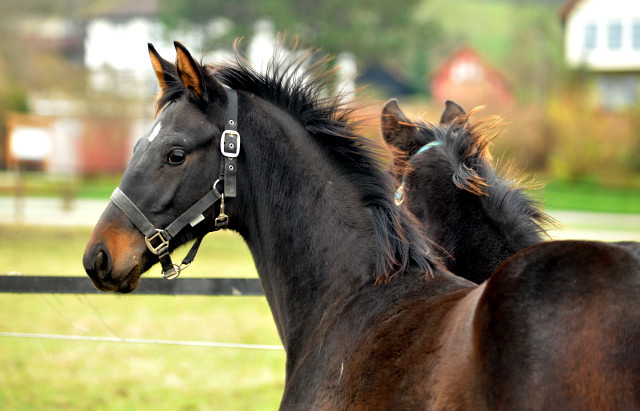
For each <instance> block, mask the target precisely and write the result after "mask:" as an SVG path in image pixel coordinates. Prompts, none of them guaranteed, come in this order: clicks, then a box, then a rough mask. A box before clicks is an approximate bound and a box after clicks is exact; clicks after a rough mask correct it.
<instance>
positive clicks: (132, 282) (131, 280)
mask: <svg viewBox="0 0 640 411" xmlns="http://www.w3.org/2000/svg"><path fill="white" fill-rule="evenodd" d="M141 276H142V268H141V267H140V265H136V266H135V267H133V269H132V270H131V271H129V274H127V275H126V276H125V277H124V279H123V280H122V282H121V283H120V284H119V285H118V287H117V289H116V290H114V291H115V292H117V293H123V294H126V293H130V292H132V291H135V289H136V288H138V285H140V277H141Z"/></svg>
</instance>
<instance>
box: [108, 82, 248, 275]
mask: <svg viewBox="0 0 640 411" xmlns="http://www.w3.org/2000/svg"><path fill="white" fill-rule="evenodd" d="M225 91H226V93H227V101H228V103H227V118H226V121H225V130H224V131H223V132H222V136H221V137H220V153H221V154H222V161H221V162H220V174H219V176H218V179H217V180H216V181H215V182H214V183H213V186H212V189H211V190H210V191H209V192H208V193H207V194H205V195H204V197H202V198H201V199H200V200H198V202H196V203H195V204H194V205H192V206H191V207H190V208H189V209H188V210H187V211H185V212H184V213H182V214H181V215H180V216H179V217H178V218H176V219H175V220H174V221H173V222H172V223H171V224H169V225H168V226H167V227H166V228H164V229H159V228H156V227H154V226H153V224H151V222H150V221H149V219H148V218H147V217H145V215H144V214H143V213H142V211H140V209H139V208H138V207H136V205H135V204H134V203H133V201H131V200H130V199H129V197H127V195H126V194H125V193H124V192H123V191H122V190H120V188H119V187H116V189H115V190H114V191H113V193H112V194H111V201H112V202H113V204H115V205H116V207H118V208H119V209H120V210H121V211H122V212H123V213H124V214H125V215H126V216H127V218H128V219H129V220H131V222H132V223H133V224H134V225H135V226H136V227H137V228H138V230H140V231H141V232H142V234H144V241H145V243H146V244H147V248H148V249H149V251H151V252H152V253H153V254H156V255H157V256H158V258H159V260H160V264H161V265H162V277H164V278H165V279H167V280H173V279H174V278H176V277H178V276H179V275H180V272H181V271H182V270H184V269H185V268H187V267H188V266H189V265H190V264H191V262H192V261H193V259H194V258H195V256H196V253H197V252H198V248H199V247H200V243H201V242H202V239H203V238H204V234H203V235H202V236H200V237H198V238H197V239H196V241H195V243H194V244H193V245H192V246H191V249H190V250H189V253H188V254H187V256H186V257H185V258H184V260H182V263H181V264H180V265H177V264H173V262H172V261H171V256H170V255H169V241H170V240H171V239H172V238H173V237H175V236H176V235H177V234H178V233H179V232H180V231H181V230H182V229H183V228H185V227H186V226H187V225H191V226H192V227H195V226H196V225H197V224H198V223H200V222H201V221H203V220H204V215H203V213H204V212H205V211H206V210H207V209H209V207H211V206H212V205H214V204H215V203H216V202H217V201H218V200H220V213H219V215H218V217H217V218H216V219H215V228H214V230H213V231H217V230H220V229H222V228H226V227H227V225H228V224H229V216H227V215H226V214H225V213H224V199H225V197H227V198H229V197H235V196H236V166H237V157H238V155H239V154H240V134H238V120H237V117H238V95H237V94H236V92H235V90H233V89H231V88H228V87H225ZM219 182H222V183H223V184H224V189H223V190H222V193H220V191H218V188H217V185H218V183H219ZM205 234H206V233H205Z"/></svg>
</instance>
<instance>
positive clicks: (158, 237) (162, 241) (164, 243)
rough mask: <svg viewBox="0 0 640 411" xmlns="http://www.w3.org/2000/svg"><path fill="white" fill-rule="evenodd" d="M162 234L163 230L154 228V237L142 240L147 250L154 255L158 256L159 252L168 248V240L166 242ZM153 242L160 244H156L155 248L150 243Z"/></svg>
mask: <svg viewBox="0 0 640 411" xmlns="http://www.w3.org/2000/svg"><path fill="white" fill-rule="evenodd" d="M162 233H164V231H163V230H160V229H158V228H156V233H155V234H154V235H152V236H151V237H145V238H144V242H145V243H146V244H147V248H148V249H149V251H151V252H152V253H154V254H155V255H158V253H159V252H160V250H162V249H163V248H164V247H169V240H166V239H165V238H164V236H163V235H162ZM155 240H159V241H160V244H158V245H157V246H154V245H153V244H151V242H152V241H155Z"/></svg>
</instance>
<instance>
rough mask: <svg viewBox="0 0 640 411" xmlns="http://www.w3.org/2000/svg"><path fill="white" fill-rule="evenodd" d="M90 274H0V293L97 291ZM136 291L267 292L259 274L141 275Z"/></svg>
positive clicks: (232, 293) (186, 292) (246, 294)
mask: <svg viewBox="0 0 640 411" xmlns="http://www.w3.org/2000/svg"><path fill="white" fill-rule="evenodd" d="M101 292H102V291H99V290H97V289H96V288H95V287H94V286H93V283H92V282H91V280H90V279H89V277H71V276H67V277H59V276H40V275H38V276H36V275H0V293H52V294H95V293H101ZM134 294H146V295H220V296H221V295H235V296H255V295H264V292H263V291H262V286H261V284H260V280H259V279H257V278H178V279H175V280H171V281H169V280H165V279H163V278H144V277H143V278H141V281H140V285H139V286H138V289H137V290H136V291H134Z"/></svg>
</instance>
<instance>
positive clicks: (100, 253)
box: [84, 247, 112, 280]
mask: <svg viewBox="0 0 640 411" xmlns="http://www.w3.org/2000/svg"><path fill="white" fill-rule="evenodd" d="M84 268H85V270H86V271H87V274H89V276H90V277H91V278H92V279H96V278H101V279H103V280H105V279H107V278H108V277H109V275H110V274H111V268H112V267H111V258H110V256H109V252H108V251H106V250H104V249H103V248H102V247H98V248H97V249H95V250H94V252H93V253H89V254H88V255H86V256H85V259H84Z"/></svg>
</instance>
